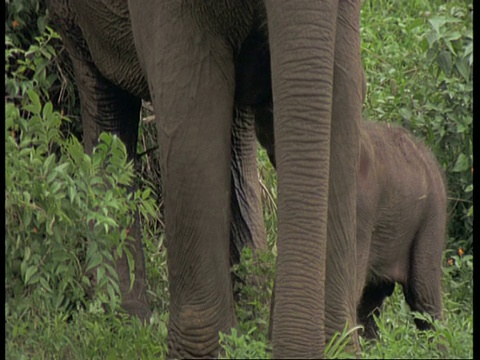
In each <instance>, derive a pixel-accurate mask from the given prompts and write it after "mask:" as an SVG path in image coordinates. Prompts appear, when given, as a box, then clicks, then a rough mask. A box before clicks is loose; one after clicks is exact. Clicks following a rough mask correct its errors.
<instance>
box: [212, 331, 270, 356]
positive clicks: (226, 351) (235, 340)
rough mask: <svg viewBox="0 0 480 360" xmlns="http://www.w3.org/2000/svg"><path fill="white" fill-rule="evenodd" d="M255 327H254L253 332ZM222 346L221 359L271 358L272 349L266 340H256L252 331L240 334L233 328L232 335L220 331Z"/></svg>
mask: <svg viewBox="0 0 480 360" xmlns="http://www.w3.org/2000/svg"><path fill="white" fill-rule="evenodd" d="M253 331H254V329H252V332H253ZM219 335H220V346H221V348H222V350H221V352H220V355H219V357H218V358H219V359H270V358H271V355H270V352H271V350H269V349H268V347H267V345H266V343H265V342H264V341H258V340H255V339H254V338H253V337H252V336H251V334H250V333H248V334H246V335H239V334H238V333H237V330H236V329H235V328H233V329H232V330H231V334H230V335H226V334H223V333H220V334H219Z"/></svg>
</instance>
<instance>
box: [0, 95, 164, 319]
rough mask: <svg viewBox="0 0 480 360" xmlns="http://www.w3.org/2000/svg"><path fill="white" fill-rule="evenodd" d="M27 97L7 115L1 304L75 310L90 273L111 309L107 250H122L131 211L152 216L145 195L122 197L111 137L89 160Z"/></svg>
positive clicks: (55, 118)
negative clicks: (3, 292) (4, 300)
mask: <svg viewBox="0 0 480 360" xmlns="http://www.w3.org/2000/svg"><path fill="white" fill-rule="evenodd" d="M28 96H29V99H30V100H29V101H28V102H27V103H25V105H24V106H23V107H22V110H23V112H24V115H22V114H21V113H20V110H19V109H18V108H16V107H15V106H14V104H12V103H7V104H6V110H5V117H6V121H5V131H6V134H8V135H7V138H6V154H7V156H6V159H5V164H6V179H5V180H6V192H5V213H6V234H5V252H6V264H5V265H6V281H5V282H6V291H7V304H9V305H10V306H11V307H17V306H22V307H23V306H25V307H31V308H32V309H33V308H35V307H36V306H40V304H42V306H45V307H46V309H47V310H49V311H65V310H67V309H71V308H76V307H77V306H78V304H80V303H82V302H83V301H84V296H85V291H86V288H87V287H88V286H90V280H89V278H88V273H89V272H90V271H91V270H92V269H96V278H97V282H98V287H99V288H103V287H106V290H107V294H108V296H109V301H110V303H111V304H112V308H116V306H115V299H116V297H115V296H114V295H115V294H117V293H118V284H117V283H116V282H115V281H113V280H114V279H115V275H116V273H115V270H114V269H113V268H112V266H111V265H110V264H111V263H112V261H113V258H112V252H111V249H112V248H113V247H116V249H117V250H116V254H117V255H119V254H121V253H122V252H123V251H127V250H126V249H125V241H126V239H127V237H128V229H129V227H130V226H131V225H132V222H133V216H132V214H133V213H134V211H136V210H137V209H140V210H141V212H142V214H144V215H145V216H148V215H149V214H152V213H153V212H154V206H153V205H152V204H151V203H150V202H149V201H148V195H149V191H148V190H145V191H138V192H136V193H135V194H127V192H128V187H129V186H131V185H132V183H133V172H132V164H131V163H127V157H126V150H125V146H124V145H123V143H122V142H121V141H120V140H119V139H118V138H117V137H115V136H112V135H108V134H102V135H101V136H100V139H99V145H98V146H97V147H96V149H95V151H94V153H93V154H92V157H89V156H87V155H86V154H85V153H84V151H83V147H82V145H81V144H80V143H79V142H78V140H77V139H76V138H74V137H70V138H67V139H64V138H63V137H62V135H61V133H60V131H59V128H60V125H61V122H62V117H61V115H60V114H59V113H58V112H54V111H53V110H52V104H51V103H47V104H46V105H45V106H44V107H43V108H42V105H41V103H40V99H39V97H38V95H37V94H36V93H35V92H34V91H33V90H28ZM25 115H27V116H25ZM119 240H120V241H119ZM106 274H108V275H109V276H105V275H106ZM104 295H105V294H104V293H103V292H100V293H99V296H100V297H102V298H104ZM34 299H35V300H37V301H33V300H34ZM104 300H106V299H104Z"/></svg>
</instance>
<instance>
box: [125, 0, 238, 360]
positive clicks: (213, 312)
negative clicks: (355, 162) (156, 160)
mask: <svg viewBox="0 0 480 360" xmlns="http://www.w3.org/2000/svg"><path fill="white" fill-rule="evenodd" d="M149 5H151V6H152V7H151V8H148V6H147V7H136V8H135V9H131V13H132V25H133V32H134V36H135V41H136V45H137V50H138V54H139V57H140V59H141V61H142V62H143V63H144V66H145V71H146V74H147V78H148V81H149V87H150V91H151V94H152V102H153V105H154V109H155V113H156V118H157V126H158V133H159V143H160V153H161V170H162V180H163V185H164V187H163V191H164V202H165V226H166V229H165V231H166V240H167V248H168V252H167V263H168V275H169V289H170V318H169V325H168V347H169V356H171V357H174V358H197V357H212V356H216V353H217V349H218V332H219V331H222V332H228V331H229V330H230V328H231V327H233V326H235V316H234V304H233V292H232V286H231V278H230V270H229V236H230V216H231V213H230V201H231V198H230V193H231V173H230V142H231V141H230V136H231V132H230V131H231V122H232V117H233V98H234V79H233V74H234V72H233V62H232V59H231V54H230V52H229V51H227V49H226V48H225V44H224V43H222V42H221V41H218V40H217V39H216V38H214V37H213V36H212V35H209V34H207V33H205V32H203V31H202V30H201V29H199V28H196V25H195V24H196V23H195V21H194V20H193V19H191V18H189V15H188V14H187V13H185V14H183V15H184V16H185V18H180V19H179V18H176V16H178V14H169V13H168V9H163V8H161V9H160V10H161V11H157V10H159V9H158V8H157V4H156V2H153V3H150V4H149ZM172 19H175V20H172ZM152 24H162V26H152ZM179 34H181V36H180V35H179Z"/></svg>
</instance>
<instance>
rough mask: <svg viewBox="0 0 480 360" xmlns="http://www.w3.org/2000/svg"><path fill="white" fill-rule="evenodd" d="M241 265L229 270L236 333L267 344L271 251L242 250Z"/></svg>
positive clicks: (272, 258) (272, 260)
mask: <svg viewBox="0 0 480 360" xmlns="http://www.w3.org/2000/svg"><path fill="white" fill-rule="evenodd" d="M241 259H242V261H241V262H240V263H239V264H237V265H234V266H233V269H232V271H233V274H234V277H235V278H236V279H237V281H236V282H235V283H234V294H235V297H236V300H237V301H236V312H237V316H238V320H239V330H240V331H241V332H242V333H245V334H252V333H253V332H255V333H254V334H252V338H254V339H256V340H259V341H267V335H268V326H269V323H268V318H269V313H270V299H271V297H272V289H273V279H274V275H275V258H274V255H273V254H272V252H271V251H265V252H262V251H255V252H252V250H251V249H250V248H248V247H246V248H244V249H243V250H242V254H241Z"/></svg>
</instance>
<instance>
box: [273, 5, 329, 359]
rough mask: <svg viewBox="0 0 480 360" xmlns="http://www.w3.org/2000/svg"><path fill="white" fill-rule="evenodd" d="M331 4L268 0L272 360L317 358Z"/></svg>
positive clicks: (321, 340)
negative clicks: (274, 200)
mask: <svg viewBox="0 0 480 360" xmlns="http://www.w3.org/2000/svg"><path fill="white" fill-rule="evenodd" d="M337 7H338V4H337V2H335V1H307V0H298V1H294V2H293V1H284V0H270V1H266V8H267V17H268V24H269V42H270V52H271V66H272V90H273V103H274V118H275V122H274V123H275V125H274V126H275V129H274V131H275V149H276V150H275V151H276V154H275V155H276V162H277V174H278V224H279V225H278V226H279V228H278V242H277V248H278V257H277V274H276V279H275V303H274V306H273V314H272V319H273V320H272V324H271V325H272V341H273V351H274V354H273V357H274V358H278V357H287V358H291V357H307V358H318V357H321V356H323V353H324V349H325V304H324V301H323V299H325V271H326V245H327V211H328V193H329V192H328V191H329V172H330V136H331V119H332V92H333V72H334V53H335V36H336V18H337Z"/></svg>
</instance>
